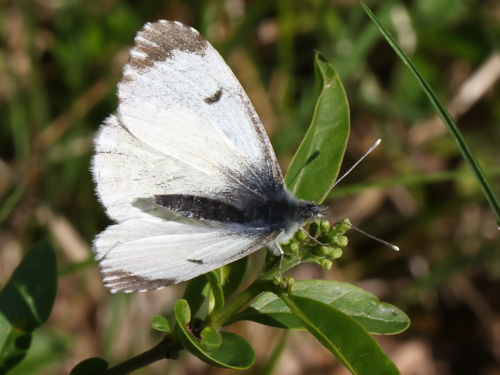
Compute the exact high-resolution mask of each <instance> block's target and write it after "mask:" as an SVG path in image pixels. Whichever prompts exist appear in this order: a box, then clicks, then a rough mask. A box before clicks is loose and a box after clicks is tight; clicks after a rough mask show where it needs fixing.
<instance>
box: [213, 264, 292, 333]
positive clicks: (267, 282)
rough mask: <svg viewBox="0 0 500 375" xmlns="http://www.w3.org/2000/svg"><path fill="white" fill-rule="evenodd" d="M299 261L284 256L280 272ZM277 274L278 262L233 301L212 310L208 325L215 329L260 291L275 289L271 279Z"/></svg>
mask: <svg viewBox="0 0 500 375" xmlns="http://www.w3.org/2000/svg"><path fill="white" fill-rule="evenodd" d="M300 262H301V259H300V258H299V257H295V258H289V259H287V258H285V259H284V260H283V264H282V267H281V269H282V272H286V271H288V270H289V269H290V268H292V267H295V266H296V265H297V264H299V263H300ZM277 274H278V262H276V264H275V265H274V266H273V267H271V268H269V269H268V270H267V271H265V272H264V273H262V274H261V275H260V276H259V277H258V279H257V280H255V281H254V282H253V283H252V284H250V285H249V286H248V288H246V289H245V290H244V291H243V292H241V293H240V295H239V296H237V297H236V298H235V299H234V300H233V301H231V302H230V303H228V304H227V305H226V306H224V308H223V309H222V310H221V311H220V312H214V313H213V314H212V315H211V316H210V318H209V319H210V320H209V323H208V324H209V325H210V326H211V327H213V328H215V329H218V328H220V327H222V326H223V325H224V324H225V323H226V322H227V321H228V320H229V318H231V316H233V315H234V314H235V313H236V312H237V311H238V310H240V309H241V308H242V307H243V306H245V305H246V304H248V303H249V302H250V301H252V300H253V299H255V298H256V297H258V296H259V295H260V294H261V293H264V292H270V291H273V290H275V288H276V287H275V285H274V284H273V283H272V281H271V280H272V279H273V278H274V277H275V276H276V275H277Z"/></svg>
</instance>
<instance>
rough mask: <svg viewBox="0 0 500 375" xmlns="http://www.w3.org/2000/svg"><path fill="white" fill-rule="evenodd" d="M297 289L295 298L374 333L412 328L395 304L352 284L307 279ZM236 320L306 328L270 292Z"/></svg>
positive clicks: (386, 333) (296, 286)
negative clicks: (325, 307)
mask: <svg viewBox="0 0 500 375" xmlns="http://www.w3.org/2000/svg"><path fill="white" fill-rule="evenodd" d="M294 289H295V291H294V292H293V295H295V296H299V297H307V298H311V299H313V300H316V301H319V302H322V303H325V304H327V305H330V306H331V307H333V308H335V309H338V310H340V311H341V312H343V313H344V314H346V315H349V316H350V317H351V318H353V319H354V320H356V321H357V322H358V323H359V324H361V325H362V326H363V327H364V328H365V329H366V330H367V331H368V332H370V333H373V334H381V335H391V334H396V333H399V332H402V331H404V330H405V329H406V328H408V326H409V325H410V319H409V318H408V316H407V315H406V314H405V313H404V312H403V311H401V310H400V309H398V308H397V307H395V306H393V305H391V304H388V303H384V302H380V301H379V300H378V299H377V297H375V296H374V295H373V294H371V293H368V292H366V291H364V290H363V289H361V288H358V287H357V286H354V285H351V284H347V283H343V282H339V281H327V280H305V281H297V282H296V283H295V284H294ZM236 320H251V321H254V322H257V323H261V324H265V325H268V326H272V327H278V328H288V329H304V326H303V324H302V323H301V321H300V320H299V319H298V318H297V317H296V316H295V315H294V314H292V313H291V311H290V309H289V308H288V307H287V306H286V304H285V303H284V302H283V301H282V300H281V299H280V298H278V296H276V295H275V294H273V293H269V292H268V293H264V294H263V295H262V296H260V297H259V298H258V299H257V300H255V302H254V303H252V304H251V305H250V306H249V307H248V308H247V309H245V310H244V311H242V312H241V313H240V314H238V315H237V316H235V319H234V320H232V321H236Z"/></svg>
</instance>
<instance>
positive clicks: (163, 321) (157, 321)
mask: <svg viewBox="0 0 500 375" xmlns="http://www.w3.org/2000/svg"><path fill="white" fill-rule="evenodd" d="M151 327H153V329H154V330H156V331H160V332H166V333H169V332H170V324H168V320H167V318H165V317H164V316H161V315H157V316H155V317H154V318H153V320H152V321H151Z"/></svg>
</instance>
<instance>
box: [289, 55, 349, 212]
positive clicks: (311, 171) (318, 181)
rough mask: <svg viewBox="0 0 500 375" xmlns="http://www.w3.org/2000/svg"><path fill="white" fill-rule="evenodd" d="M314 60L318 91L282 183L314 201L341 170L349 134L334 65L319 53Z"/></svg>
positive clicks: (346, 110)
mask: <svg viewBox="0 0 500 375" xmlns="http://www.w3.org/2000/svg"><path fill="white" fill-rule="evenodd" d="M314 63H315V69H316V75H317V78H318V81H319V83H320V85H321V92H320V95H319V97H318V100H317V102H316V108H315V110H314V116H313V119H312V122H311V125H310V126H309V129H308V130H307V133H306V135H305V137H304V139H303V140H302V143H301V144H300V146H299V149H298V150H297V152H296V153H295V156H294V157H293V159H292V162H291V163H290V166H289V167H288V172H287V175H286V177H285V182H286V185H287V187H288V189H289V190H290V191H291V192H292V193H293V194H294V195H295V196H296V197H297V198H300V199H305V200H312V201H317V200H318V199H319V198H320V197H321V196H322V195H323V194H324V193H325V192H326V191H327V189H328V188H329V187H330V186H331V185H332V184H333V183H334V182H335V179H336V178H337V174H338V172H339V170H340V164H341V163H342V158H343V156H344V151H345V148H346V145H347V138H348V136H349V105H348V102H347V97H346V94H345V91H344V87H343V86H342V83H341V82H340V78H339V76H338V75H337V73H336V72H335V69H334V68H333V66H331V65H330V64H329V63H328V62H327V61H326V60H325V58H324V57H323V55H322V54H321V53H319V52H316V56H315V59H314ZM318 203H321V202H318Z"/></svg>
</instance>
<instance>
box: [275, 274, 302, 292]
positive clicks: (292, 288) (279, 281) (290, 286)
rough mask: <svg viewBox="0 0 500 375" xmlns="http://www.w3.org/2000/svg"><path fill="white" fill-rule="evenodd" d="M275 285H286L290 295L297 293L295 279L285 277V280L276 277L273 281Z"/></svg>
mask: <svg viewBox="0 0 500 375" xmlns="http://www.w3.org/2000/svg"><path fill="white" fill-rule="evenodd" d="M273 284H274V285H276V286H278V285H284V286H285V287H286V291H287V292H288V293H292V292H295V291H296V289H297V288H296V287H295V279H294V278H293V277H285V280H283V279H282V278H281V277H279V276H275V277H274V279H273Z"/></svg>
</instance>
